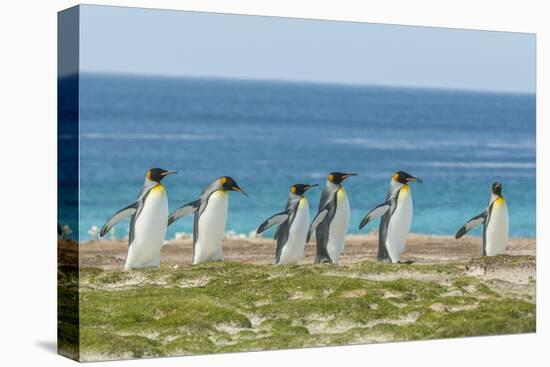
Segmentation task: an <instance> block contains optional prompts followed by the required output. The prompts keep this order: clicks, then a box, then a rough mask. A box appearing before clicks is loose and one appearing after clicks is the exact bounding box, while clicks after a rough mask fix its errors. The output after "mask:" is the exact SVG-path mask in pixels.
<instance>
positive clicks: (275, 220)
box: [256, 211, 290, 234]
mask: <svg viewBox="0 0 550 367" xmlns="http://www.w3.org/2000/svg"><path fill="white" fill-rule="evenodd" d="M289 216H290V215H289V213H288V211H285V212H280V213H277V214H275V215H273V216H271V217H269V218H268V219H266V220H265V221H264V222H263V223H262V224H260V226H259V227H258V229H257V230H256V233H258V234H260V233H262V232H264V231H266V230H267V229H268V228H270V227H272V226H274V225H280V224H282V223H284V221H285V220H287V219H288V217H289Z"/></svg>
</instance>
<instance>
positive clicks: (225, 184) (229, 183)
mask: <svg viewBox="0 0 550 367" xmlns="http://www.w3.org/2000/svg"><path fill="white" fill-rule="evenodd" d="M220 186H221V187H222V189H223V190H225V191H238V192H240V193H242V194H243V195H245V196H248V194H247V193H246V192H244V191H243V189H241V188H240V187H239V185H238V184H237V181H235V180H234V179H232V178H231V177H229V176H222V177H220Z"/></svg>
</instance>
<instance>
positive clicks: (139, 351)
mask: <svg viewBox="0 0 550 367" xmlns="http://www.w3.org/2000/svg"><path fill="white" fill-rule="evenodd" d="M490 261H494V260H490ZM506 261H508V260H506ZM514 261H519V260H517V259H516V260H514ZM522 263H523V264H524V263H529V264H534V258H528V257H526V258H524V259H523V260H522ZM514 264H516V263H514ZM466 268H467V267H465V266H464V265H461V264H444V265H420V264H413V265H392V264H386V263H379V262H371V261H368V262H363V263H358V264H354V265H348V266H334V265H306V266H268V265H249V264H246V265H245V264H236V263H211V264H205V265H199V266H193V267H184V268H179V269H173V268H169V267H161V269H160V270H153V269H149V270H139V271H132V272H122V271H104V270H101V269H95V268H87V269H82V270H81V272H80V284H81V287H80V297H79V302H80V320H79V322H80V332H81V334H80V352H81V357H82V359H84V360H90V359H113V358H132V357H152V356H167V355H183V354H204V353H218V352H233V351H247V350H266V349H278V348H299V347H306V346H322V345H339V344H352V343H364V342H379V341H402V340H419V339H431V338H446V337H461V336H472V335H494V334H510V333H523V332H534V331H535V303H534V300H532V299H531V298H532V297H527V296H525V297H524V296H523V294H522V293H521V292H519V293H518V292H515V293H506V292H503V291H499V290H497V289H493V288H492V286H491V282H490V281H484V280H482V279H481V278H476V277H473V276H468V275H467V272H466ZM533 276H534V272H533ZM534 286H535V281H534V278H530V279H529V280H528V281H526V285H525V287H533V288H534Z"/></svg>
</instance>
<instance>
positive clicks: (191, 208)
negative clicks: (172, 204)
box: [168, 199, 201, 225]
mask: <svg viewBox="0 0 550 367" xmlns="http://www.w3.org/2000/svg"><path fill="white" fill-rule="evenodd" d="M200 206H201V199H197V200H195V201H192V202H190V203H187V204H184V205H182V206H180V207H179V208H177V209H176V210H174V211H173V212H172V213H170V215H169V216H168V225H170V224H172V223H174V222H175V221H177V220H178V219H180V218H181V217H185V216H186V215H189V214H192V213H194V212H196V211H197V209H198V208H199V207H200Z"/></svg>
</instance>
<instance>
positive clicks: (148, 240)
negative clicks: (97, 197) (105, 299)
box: [100, 168, 176, 270]
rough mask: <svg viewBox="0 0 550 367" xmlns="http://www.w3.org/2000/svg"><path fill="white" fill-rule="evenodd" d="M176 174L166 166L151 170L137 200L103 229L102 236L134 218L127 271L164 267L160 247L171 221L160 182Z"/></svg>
mask: <svg viewBox="0 0 550 367" xmlns="http://www.w3.org/2000/svg"><path fill="white" fill-rule="evenodd" d="M173 173H176V171H172V170H165V169H162V168H152V169H150V170H149V171H147V173H146V174H145V182H144V184H143V188H142V189H141V192H140V194H139V195H138V198H137V200H136V201H135V202H133V203H132V204H130V205H128V206H127V207H125V208H123V209H121V210H119V211H118V212H117V213H115V215H113V216H112V217H111V219H109V220H108V221H107V223H105V225H104V226H103V228H101V232H100V236H101V237H103V236H104V235H105V234H106V233H107V232H109V230H110V229H111V228H112V227H113V226H115V225H116V224H117V223H118V222H120V221H121V220H123V219H125V218H127V217H131V220H130V237H129V247H128V254H127V256H126V263H125V264H124V270H129V269H136V268H147V267H157V268H158V267H159V266H160V249H161V247H162V244H163V242H164V238H165V236H166V226H167V223H168V197H167V196H166V190H165V189H164V186H163V185H162V184H161V183H160V182H161V181H162V179H163V178H164V177H166V176H168V175H170V174H173Z"/></svg>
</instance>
